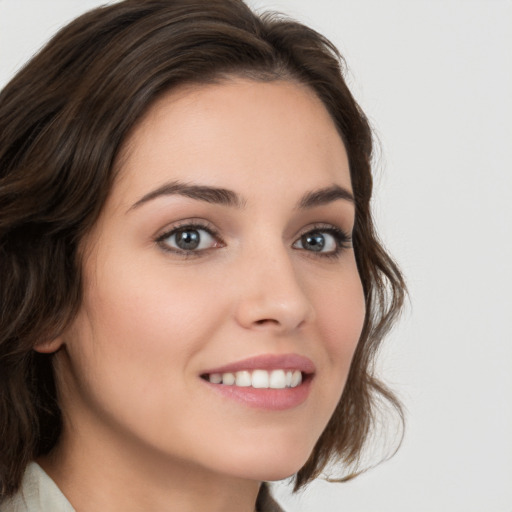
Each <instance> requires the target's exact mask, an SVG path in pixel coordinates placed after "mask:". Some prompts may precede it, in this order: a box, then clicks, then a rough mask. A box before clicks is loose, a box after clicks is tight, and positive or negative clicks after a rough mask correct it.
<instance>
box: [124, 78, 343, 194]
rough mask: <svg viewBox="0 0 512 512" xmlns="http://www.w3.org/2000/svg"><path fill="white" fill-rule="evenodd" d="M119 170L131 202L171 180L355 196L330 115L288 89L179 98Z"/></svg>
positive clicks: (247, 88)
mask: <svg viewBox="0 0 512 512" xmlns="http://www.w3.org/2000/svg"><path fill="white" fill-rule="evenodd" d="M119 162H120V164H119V165H118V167H119V170H120V176H119V178H120V179H119V182H118V184H117V187H119V189H120V191H123V193H126V194H128V195H132V194H134V193H139V192H142V191H144V189H147V188H148V187H150V186H151V185H159V184H160V185H161V184H163V183H164V182H165V181H167V180H169V179H170V178H172V179H177V180H182V181H190V180H192V181H196V180H199V181H201V182H202V183H204V184H209V185H213V186H226V185H230V184H231V185H232V186H234V187H235V188H236V187H240V188H246V187H247V186H248V185H250V186H251V187H252V184H254V183H255V182H257V183H260V182H265V181H268V180H271V181H272V182H273V183H274V184H275V186H276V187H278V186H280V185H281V186H282V185H284V186H286V187H288V188H289V189H290V192H291V190H292V189H293V187H294V185H295V184H297V185H299V186H300V187H301V188H308V187H309V188H317V187H319V186H328V185H332V183H337V184H339V185H341V186H344V187H345V188H348V189H350V188H351V184H350V174H349V169H348V161H347V156H346V151H345V147H344V145H343V142H342V140H341V137H340V136H339V133H338V131H337V129H336V126H335V124H334V122H333V120H332V118H331V116H330V114H329V112H328V111H327V109H326V108H325V106H324V105H323V103H322V101H321V100H320V99H319V98H318V97H317V96H316V94H315V93H314V92H313V91H312V90H311V89H310V88H309V87H307V86H305V85H302V84H298V83H295V82H290V81H273V82H257V81H251V80H245V79H232V80H229V81H225V82H221V83H216V84H208V85H188V86H182V87H180V88H178V89H176V90H173V91H171V92H170V93H167V94H166V95H164V96H163V97H161V98H160V99H159V100H158V101H157V102H156V103H155V104H154V105H152V107H151V108H150V109H149V110H148V112H147V113H146V114H145V116H144V117H143V119H142V120H141V121H140V122H139V124H138V125H137V126H136V128H135V129H134V131H133V132H132V134H131V135H130V136H129V138H128V140H127V142H126V143H125V145H124V148H123V150H122V152H121V157H120V160H119ZM226 180H227V183H226ZM132 199H134V197H131V198H130V200H132Z"/></svg>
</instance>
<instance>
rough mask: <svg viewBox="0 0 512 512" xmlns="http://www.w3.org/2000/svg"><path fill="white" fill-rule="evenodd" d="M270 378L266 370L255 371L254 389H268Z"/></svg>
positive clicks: (253, 378) (253, 375) (253, 374)
mask: <svg viewBox="0 0 512 512" xmlns="http://www.w3.org/2000/svg"><path fill="white" fill-rule="evenodd" d="M268 385H269V376H268V372H266V371H265V370H254V371H253V372H252V387H253V388H268Z"/></svg>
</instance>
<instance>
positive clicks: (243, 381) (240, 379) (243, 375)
mask: <svg viewBox="0 0 512 512" xmlns="http://www.w3.org/2000/svg"><path fill="white" fill-rule="evenodd" d="M235 375H236V377H235V383H236V385H237V386H241V387H245V388H246V387H248V386H250V385H251V382H252V381H251V374H250V373H249V372H247V371H243V372H236V374H235Z"/></svg>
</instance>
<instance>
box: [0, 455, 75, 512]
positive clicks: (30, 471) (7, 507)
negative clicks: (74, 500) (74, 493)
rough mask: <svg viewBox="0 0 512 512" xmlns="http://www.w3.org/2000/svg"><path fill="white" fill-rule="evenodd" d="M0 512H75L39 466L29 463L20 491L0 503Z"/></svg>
mask: <svg viewBox="0 0 512 512" xmlns="http://www.w3.org/2000/svg"><path fill="white" fill-rule="evenodd" d="M0 512H75V510H74V509H73V507H72V506H71V504H70V503H69V501H68V500H67V499H66V498H65V496H64V495H63V494H62V492H61V491H60V489H59V488H58V487H57V485H56V484H55V482H54V481H53V480H52V479H51V478H50V477H49V476H48V475H47V474H46V473H45V472H44V471H43V469H42V468H41V466H39V465H38V464H36V463H35V462H31V463H30V464H29V465H28V466H27V469H26V470H25V474H24V476H23V481H22V483H21V487H20V490H19V491H18V492H17V493H16V494H15V495H14V496H13V497H12V498H9V499H8V500H5V501H3V502H2V503H0Z"/></svg>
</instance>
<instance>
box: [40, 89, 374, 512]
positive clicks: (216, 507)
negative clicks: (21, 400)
mask: <svg viewBox="0 0 512 512" xmlns="http://www.w3.org/2000/svg"><path fill="white" fill-rule="evenodd" d="M119 165H120V175H119V177H118V179H117V181H116V183H115V184H114V187H113V190H112V191H111V195H110V196H109V199H108V200H107V203H106V205H105V207H104V210H103V212H102V214H101V216H100V219H99V221H98V223H97V224H96V226H95V227H94V228H93V230H92V232H91V233H90V234H89V235H88V237H87V239H86V240H84V254H85V258H84V282H85V290H84V300H83V304H82V307H81V310H80V312H79V313H78V316H77V318H76V319H75V321H74V322H73V324H72V325H71V326H70V327H69V329H68V330H67V331H66V332H65V333H63V335H62V336H61V337H60V338H58V339H56V340H52V341H50V342H47V343H43V344H41V345H40V346H39V347H38V350H40V351H42V352H53V351H57V353H56V355H55V363H56V366H55V368H56V375H57V381H58V382H57V385H58V390H59V400H60V402H61V406H62V409H63V411H64V430H63V435H62V438H61V440H60V442H59V444H58V445H57V447H56V449H55V450H54V451H53V452H52V454H51V456H49V457H46V458H44V459H41V460H40V461H39V462H40V463H41V465H42V466H43V468H44V469H45V470H46V471H47V472H48V474H49V475H50V476H51V477H52V478H53V479H54V480H55V482H56V483H57V484H58V486H59V487H60V488H61V489H62V491H63V493H64V494H65V495H66V497H67V498H68V499H69V501H70V502H71V504H72V505H73V507H74V508H75V509H76V510H77V511H78V512H90V511H97V510H109V511H111V512H117V511H123V512H136V511H137V512H142V511H144V512H148V511H155V512H157V511H158V512H160V511H166V512H173V511H180V512H188V511H194V512H197V511H198V510H208V511H209V512H228V511H229V512H232V511H233V510H236V511H238V512H252V511H253V510H254V506H255V501H256V496H257V493H258V489H259V486H260V483H261V481H264V480H277V479H282V478H285V477H287V476H289V475H292V474H294V473H295V472H296V471H298V470H299V469H300V467H301V466H302V465H303V464H304V463H305V461H306V460H307V458H308V456H309V455H310V453H311V451H312V449H313V447H314V445H315V443H316V441H317V439H318V437H319V436H320V434H321V433H322V431H323V429H324V428H325V425H326V424H327V422H328V420H329V418H330V417H331V415H332V412H333V410H334V408H335V406H336V404H337V402H338V400H339V398H340V396H341V393H342V390H343V387H344V385H345V381H346V378H347V374H348V371H349V366H350V362H351V360H352V356H353V354H354V350H355V348H356V345H357V341H358V339H359V335H360V332H361V328H362V324H363V319H364V298H363V291H362V286H361V282H360V278H359V275H358V272H357V267H356V262H355V257H354V251H353V248H352V246H351V243H350V234H351V232H352V229H353V223H354V205H353V202H352V201H351V200H350V193H351V182H350V174H349V167H348V161H347V155H346V152H345V148H344V146H343V143H342V141H341V139H340V137H339V135H338V133H337V131H336V128H335V126H334V124H333V122H332V120H331V118H330V116H329V114H328V112H327V111H326V109H325V108H324V106H323V105H322V103H321V102H320V101H319V100H318V98H317V97H316V96H315V95H314V94H313V93H312V92H311V91H310V90H309V89H307V88H306V87H304V86H301V85H297V84H294V83H290V82H285V81H276V82H270V83H259V82H253V81H248V80H242V79H233V80H230V81H226V82H224V83H222V84H217V85H207V86H196V87H188V88H186V89H180V90H178V91H174V92H172V93H170V94H168V95H167V96H165V97H163V98H162V99H160V100H159V101H158V102H157V104H155V105H154V106H153V107H152V108H151V109H150V111H149V112H148V113H147V115H146V116H145V117H144V119H143V120H142V121H141V123H140V124H139V125H138V127H137V128H136V130H135V131H134V132H133V134H132V135H131V136H130V138H129V140H128V141H127V143H126V145H125V148H124V151H123V154H122V155H121V158H120V161H119ZM183 185H187V186H191V185H193V186H195V187H201V191H202V192H201V193H200V194H199V197H198V196H197V194H196V196H194V197H191V194H190V193H188V194H184V193H183V190H185V189H184V188H183ZM163 186H167V188H165V187H164V188H162V187H163ZM180 187H181V188H180ZM205 187H210V188H208V190H210V191H211V188H212V187H214V188H215V189H223V190H229V193H228V194H227V195H226V194H224V196H223V199H219V195H218V194H217V195H216V196H215V194H214V196H215V198H216V199H212V196H211V195H210V196H205V195H204V190H206V188H205ZM194 190H195V191H196V192H197V190H198V189H197V188H196V189H194ZM319 190H320V191H324V192H325V191H331V194H330V195H329V194H326V193H324V195H323V196H322V194H320V196H322V197H323V199H322V200H320V201H316V202H315V201H311V197H312V193H313V192H318V191H319ZM333 190H334V191H337V192H335V193H332V191H333ZM155 191H156V192H155ZM189 192H190V190H189ZM201 194H202V195H201ZM193 195H194V194H192V196H193ZM221 196H222V194H221ZM226 197H227V198H228V199H226ZM308 198H309V203H308ZM340 232H343V233H345V235H343V236H341V235H340V234H339V233H340ZM184 234H185V235H186V236H189V237H190V236H192V235H193V236H194V237H196V239H197V240H200V243H199V244H198V245H197V247H192V245H189V246H187V248H186V249H184V248H183V247H184V246H183V240H185V238H182V237H183V236H184ZM308 237H309V238H308ZM311 237H313V238H314V240H313V242H315V243H316V244H317V245H316V246H315V245H314V244H310V243H309V240H310V239H311ZM180 244H181V245H180ZM318 244H320V245H318ZM191 247H192V248H191ZM319 247H321V250H319ZM268 354H270V355H283V354H293V355H297V356H300V357H305V358H307V359H308V360H310V361H311V362H312V364H313V365H314V372H313V373H312V374H311V376H310V383H309V390H308V393H307V397H306V398H305V400H304V401H303V402H301V403H300V404H298V405H294V406H292V407H288V408H281V409H279V410H273V409H269V408H265V407H254V406H250V404H247V403H244V402H243V400H242V401H236V400H233V399H231V398H229V397H226V396H225V395H223V394H222V393H217V392H216V391H215V390H213V391H212V389H213V388H214V387H215V386H213V385H212V384H211V383H208V382H207V381H206V380H205V378H204V372H205V371H206V370H208V369H211V368H216V367H221V366H222V365H227V364H231V363H236V362H238V361H241V360H244V359H247V358H250V357H255V356H261V355H268ZM301 385H302V384H301Z"/></svg>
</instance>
